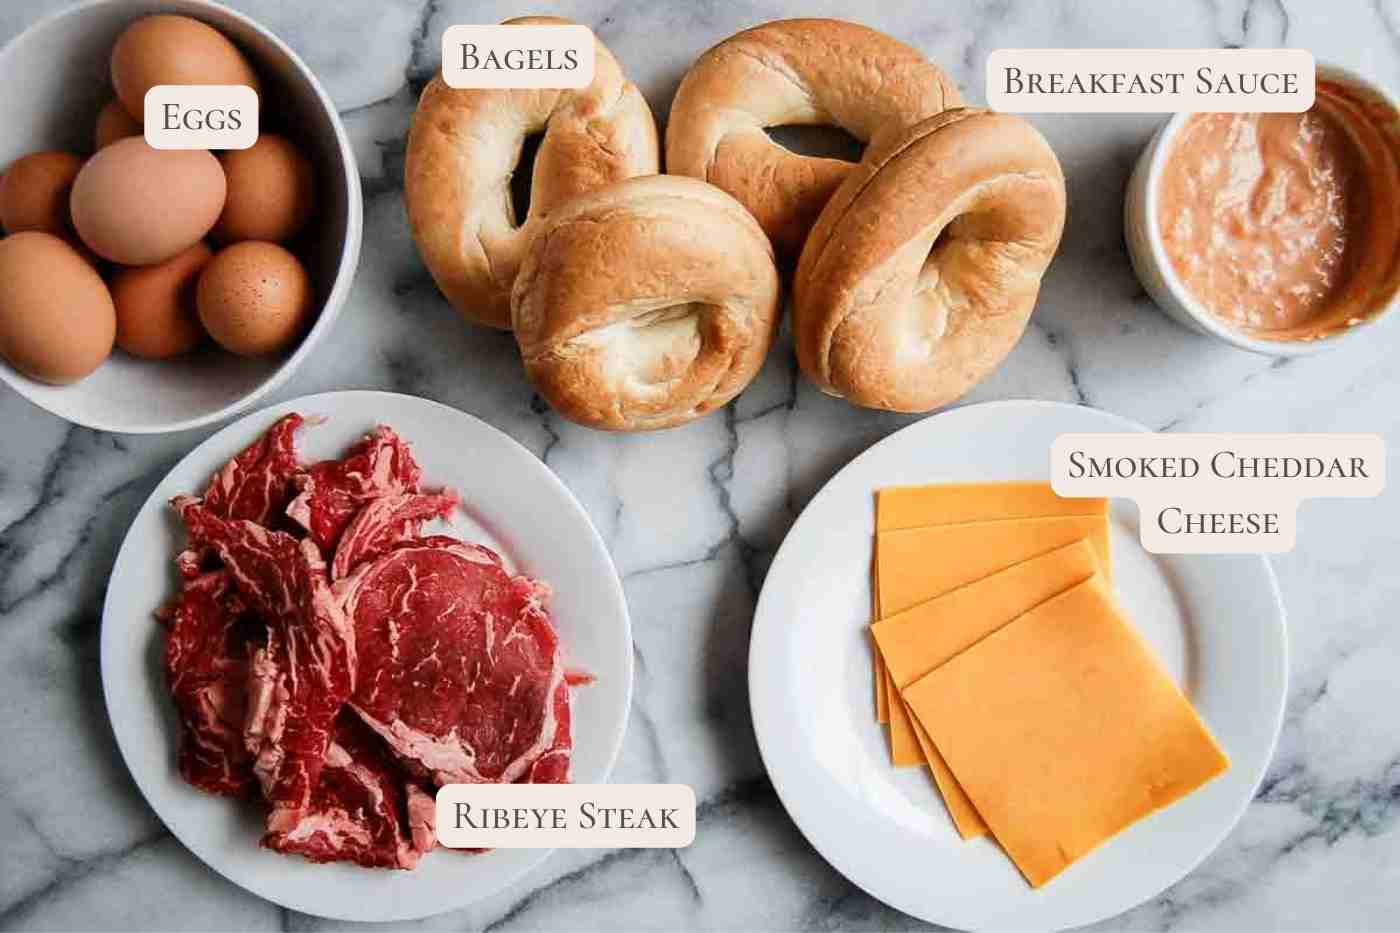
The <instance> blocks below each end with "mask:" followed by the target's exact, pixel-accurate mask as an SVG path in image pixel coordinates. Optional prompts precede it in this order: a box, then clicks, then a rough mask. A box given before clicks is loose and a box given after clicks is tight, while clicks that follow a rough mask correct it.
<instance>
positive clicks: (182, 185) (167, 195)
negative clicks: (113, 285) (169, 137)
mask: <svg viewBox="0 0 1400 933" xmlns="http://www.w3.org/2000/svg"><path fill="white" fill-rule="evenodd" d="M225 192H226V185H225V183H224V170H223V169H222V168H220V167H219V160H218V159H216V158H214V156H212V155H211V154H210V153H209V152H207V151H205V150H203V149H153V148H151V147H150V146H148V145H146V140H145V139H142V138H139V137H131V138H129V139H121V140H118V141H117V142H114V143H112V145H110V146H108V147H107V148H106V149H103V150H102V151H101V152H99V153H97V155H95V156H93V157H92V158H91V159H88V161H87V164H86V165H84V166H83V170H82V171H81V172H79V173H78V179H77V181H75V182H74V183H73V197H72V207H73V225H74V226H75V227H76V228H77V230H78V234H79V236H81V237H82V238H83V242H84V243H86V244H87V245H88V246H90V247H91V248H92V250H93V252H95V253H97V254H98V255H99V256H101V257H103V258H104V259H110V260H112V262H116V263H120V264H121V265H124V266H148V265H151V264H152V263H157V262H165V260H167V259H169V258H171V257H172V256H174V255H175V254H176V253H180V252H183V251H184V250H186V249H189V248H190V247H191V246H193V245H194V244H195V243H197V242H199V241H200V240H202V239H203V238H204V235H205V234H206V233H208V232H209V230H210V228H211V227H213V226H214V222H215V221H216V220H218V219H219V214H220V212H222V211H223V209H224V195H225Z"/></svg>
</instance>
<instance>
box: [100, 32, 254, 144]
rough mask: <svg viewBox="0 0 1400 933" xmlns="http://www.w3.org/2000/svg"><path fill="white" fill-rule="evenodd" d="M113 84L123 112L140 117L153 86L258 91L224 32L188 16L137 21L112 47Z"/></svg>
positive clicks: (250, 70)
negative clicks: (234, 87) (215, 86)
mask: <svg viewBox="0 0 1400 933" xmlns="http://www.w3.org/2000/svg"><path fill="white" fill-rule="evenodd" d="M111 67H112V86H113V87H115V88H116V89H117V99H118V100H120V101H121V102H122V106H123V107H125V108H126V112H127V113H129V114H131V116H132V117H134V118H136V119H137V120H143V119H145V112H146V111H145V106H146V103H145V101H146V92H147V91H149V90H150V89H151V88H153V87H155V86H156V85H157V84H245V85H247V86H248V87H251V88H252V89H253V90H254V91H257V90H258V89H259V85H258V76H257V73H256V72H255V71H254V70H253V66H252V65H250V64H249V63H248V59H247V58H245V57H244V56H243V53H242V52H240V51H239V50H238V47H237V46H236V45H234V44H233V43H232V42H230V41H229V40H228V39H227V38H226V37H225V36H224V34H223V33H221V32H219V31H218V30H217V29H215V28H214V27H212V26H209V25H207V24H206V23H201V22H200V21H199V20H197V19H191V18H190V17H188V16H175V15H171V14H160V15H157V16H146V17H142V18H141V19H138V20H136V22H134V23H132V24H131V25H130V26H128V27H126V29H125V30H124V31H123V32H122V34H121V35H120V36H119V37H117V44H116V45H115V46H113V48H112V62H111Z"/></svg>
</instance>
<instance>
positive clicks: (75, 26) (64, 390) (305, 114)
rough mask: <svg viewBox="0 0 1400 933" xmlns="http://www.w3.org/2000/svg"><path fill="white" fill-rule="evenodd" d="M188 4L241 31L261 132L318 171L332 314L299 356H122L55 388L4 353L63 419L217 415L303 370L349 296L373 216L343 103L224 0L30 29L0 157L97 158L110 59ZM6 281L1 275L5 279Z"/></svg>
mask: <svg viewBox="0 0 1400 933" xmlns="http://www.w3.org/2000/svg"><path fill="white" fill-rule="evenodd" d="M149 13H182V14H184V15H187V16H192V17H194V18H196V19H200V20H203V21H205V22H206V23H209V24H210V25H211V26H214V27H216V28H218V29H219V30H220V31H221V32H223V33H224V35H226V36H228V37H229V38H230V39H232V40H233V42H234V44H236V45H237V46H238V47H239V48H241V49H242V50H243V52H244V54H246V55H247V56H248V57H249V59H251V60H252V62H253V64H254V65H255V66H256V67H257V69H258V73H259V76H260V77H261V78H262V81H263V84H264V106H263V110H262V114H261V122H262V129H263V130H265V131H269V132H282V133H286V134H287V135H289V136H291V137H292V138H293V139H295V140H297V142H298V143H299V144H300V145H301V146H302V147H303V148H304V149H305V150H306V152H307V155H308V157H310V159H311V161H312V164H313V165H314V166H315V167H316V169H317V176H318V177H317V181H318V193H317V216H316V218H315V219H314V220H313V221H312V227H313V229H312V230H311V231H310V232H308V233H303V234H302V235H301V237H300V238H299V241H298V244H299V245H298V248H297V252H298V254H299V255H300V256H301V259H302V261H303V262H304V263H305V265H306V269H307V272H308V273H310V275H311V280H312V282H313V283H314V285H315V287H316V296H317V300H318V301H319V303H320V309H319V312H320V313H319V315H318V317H317V318H316V322H315V323H314V324H313V325H312V327H311V330H310V331H309V332H308V333H307V334H306V336H305V337H303V338H302V340H301V343H299V344H298V345H297V346H296V347H295V348H294V349H293V350H292V351H291V352H290V353H286V354H282V355H280V356H273V357H264V358H259V359H246V358H243V357H238V356H234V355H233V354H231V353H223V352H218V351H210V352H207V353H194V354H190V355H189V356H188V357H182V358H177V359H174V360H158V361H157V360H138V359H136V358H135V357H132V356H128V355H126V354H124V353H121V352H119V351H118V352H114V353H113V354H112V357H111V358H110V359H108V360H107V362H105V363H103V364H102V365H101V366H100V367H98V369H97V371H96V372H94V373H93V374H92V375H90V376H88V377H87V378H86V379H84V380H82V381H81V382H77V383H74V384H73V385H66V386H53V385H46V384H44V383H41V382H36V381H35V380H33V379H30V378H28V377H27V376H24V375H23V374H21V373H19V372H17V371H16V370H15V369H14V368H13V367H11V366H10V365H9V364H7V363H5V362H4V361H3V360H0V381H4V382H5V383H8V384H9V385H10V387H11V388H13V389H14V390H15V391H16V392H18V393H19V394H21V395H23V396H24V397H25V398H27V399H29V400H30V401H31V402H33V403H34V404H36V405H38V406H40V407H42V408H45V409H48V410H49V411H50V412H53V413H54V414H55V415H58V416H59V417H60V418H65V419H67V420H68V421H71V422H74V423H76V424H82V425H86V426H88V427H91V428H98V429H100V430H105V431H118V432H122V433H129V434H153V433H160V432H166V431H179V430H184V429H186V428H193V427H198V426H199V425H204V424H211V423H213V422H216V421H220V420H222V419H224V418H227V417H228V416H230V415H232V414H234V413H235V412H237V411H240V410H242V409H244V408H247V407H249V406H251V405H252V404H253V403H254V402H256V401H257V400H258V399H260V398H262V397H263V396H265V395H267V394H268V393H269V392H271V391H273V390H274V389H276V388H277V387H278V386H280V385H282V383H284V382H286V380H287V379H288V378H290V377H291V375H292V373H293V372H294V371H295V370H296V369H297V367H299V366H300V365H301V364H302V363H303V362H305V360H306V359H307V357H308V356H310V355H311V353H312V352H314V351H315V349H316V348H317V346H318V345H319V344H320V343H321V342H322V341H323V340H324V338H325V336H326V334H327V333H329V332H330V329H331V326H332V324H333V323H334V321H335V318H336V316H337V315H338V314H339V312H340V309H341V307H342V306H343V305H344V304H345V299H346V297H347V296H348V295H349V293H350V285H351V282H352V280H353V279H354V276H355V266H356V264H357V262H358V261H359V256H360V237H361V231H362V228H363V225H364V221H363V211H364V209H363V202H362V199H361V193H360V174H359V168H358V167H357V165H356V162H355V156H354V152H353V150H352V149H351V148H350V140H349V138H348V137H347V136H346V134H345V128H344V126H342V125H341V122H340V117H339V115H338V114H337V113H336V109H335V105H334V104H333V103H332V102H331V99H330V96H329V95H327V94H326V92H325V90H324V89H323V88H322V87H321V84H320V82H319V81H317V80H316V77H315V75H313V74H312V73H311V69H310V68H308V67H307V66H306V63H305V62H303V61H302V60H301V58H300V57H298V56H297V54H296V53H295V52H293V51H292V50H291V49H290V48H289V47H288V46H287V45H286V43H284V42H283V41H282V40H281V39H279V38H277V37H276V36H275V35H273V34H272V33H271V32H270V31H269V30H267V29H265V28H264V27H262V26H260V25H258V24H257V23H255V22H254V21H253V20H251V19H249V18H248V17H247V16H244V15H243V14H242V13H239V12H237V11H235V10H231V9H229V8H228V7H225V6H222V5H220V4H218V3H214V2H211V0H88V2H85V3H80V4H78V5H76V6H73V7H70V8H68V9H66V10H62V11H60V12H57V13H54V14H53V15H51V16H48V17H47V18H45V19H42V20H40V21H39V22H37V23H35V24H34V25H32V26H30V27H29V28H28V29H26V30H25V31H24V32H23V33H21V34H20V35H19V36H17V37H16V38H14V39H13V40H12V41H11V42H10V43H9V44H8V45H6V46H5V48H4V49H3V50H2V51H0V82H3V83H4V84H5V86H6V87H9V88H11V89H12V92H11V93H7V94H4V95H0V124H2V125H3V126H4V127H5V132H4V134H3V136H0V164H9V162H10V161H11V160H13V159H15V158H17V157H19V156H21V155H24V154H25V153H28V152H34V151H36V150H40V149H66V150H69V151H71V152H77V153H79V154H86V153H88V152H90V151H91V148H92V134H93V126H94V123H95V121H96V118H97V111H98V110H99V109H100V108H101V107H102V105H103V104H104V103H105V102H106V101H107V100H109V99H110V98H111V96H112V89H111V84H110V81H109V78H108V67H107V62H108V58H109V53H110V51H111V48H112V44H113V43H114V42H115V41H116V38H117V36H118V35H119V34H120V33H121V31H122V29H124V28H125V27H126V25H127V24H128V23H130V22H131V21H132V20H134V19H136V18H138V17H140V16H144V15H146V14H149ZM3 285H4V283H0V287H3Z"/></svg>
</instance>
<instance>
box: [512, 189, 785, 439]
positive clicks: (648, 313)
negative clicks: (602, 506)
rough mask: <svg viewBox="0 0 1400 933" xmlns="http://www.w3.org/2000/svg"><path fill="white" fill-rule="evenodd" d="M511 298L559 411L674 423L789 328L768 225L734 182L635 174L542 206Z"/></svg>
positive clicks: (623, 423)
mask: <svg viewBox="0 0 1400 933" xmlns="http://www.w3.org/2000/svg"><path fill="white" fill-rule="evenodd" d="M511 311H512V321H513V323H514V326H515V338H516V340H517V341H518V342H519V344H520V353H521V356H522V357H523V358H524V360H525V369H526V372H527V373H528V374H529V377H530V381H531V382H532V383H533V384H534V386H535V388H536V390H538V391H539V393H540V395H541V396H543V397H544V398H545V400H546V401H548V402H549V404H550V405H552V406H553V407H554V408H555V409H556V410H557V411H559V413H560V414H562V415H564V417H566V418H569V419H570V420H573V421H576V422H578V423H579V424H584V425H588V426H589V427H594V428H603V429H606V430H613V431H645V430H651V429H654V428H667V427H672V426H674V425H678V424H683V423H685V422H687V421H691V420H693V419H695V418H698V417H700V416H701V415H704V414H706V413H707V412H710V411H713V410H714V409H716V408H718V407H720V406H722V405H724V404H725V403H726V402H728V401H729V400H730V399H732V398H733V397H734V396H736V395H738V394H739V392H740V391H742V390H743V388H744V387H745V386H746V385H748V384H749V382H750V381H752V379H753V377H754V376H755V375H756V374H757V373H758V370H759V368H760V367H761V366H762V365H763V360H764V358H765V357H766V356H767V354H768V350H769V348H770V347H771V346H772V344H773V338H774V336H775V334H776V332H777V328H778V320H779V317H780V303H779V282H778V270H777V267H776V265H774V261H773V250H772V247H771V246H770V245H769V242H768V238H767V237H765V236H764V235H763V230H762V229H760V228H759V226H758V223H757V222H756V221H755V220H754V219H753V217H752V216H750V215H749V213H748V212H747V211H746V210H744V207H743V205H741V204H740V203H739V202H738V201H736V200H734V199H733V198H731V197H730V196H729V195H727V194H725V193H724V192H723V191H720V190H719V189H718V188H715V187H714V186H712V185H707V184H705V183H704V182H699V181H696V180H694V179H692V178H679V177H675V176H669V175H655V176H651V177H647V178H633V179H630V180H628V181H623V182H619V183H617V184H614V185H609V186H608V187H606V188H599V189H597V190H596V191H591V192H589V193H587V194H582V195H579V196H578V197H576V198H574V199H573V200H572V201H569V202H568V203H567V204H565V205H563V206H562V207H560V208H558V209H557V210H555V211H553V212H552V213H551V214H549V215H548V216H547V217H545V218H544V220H543V222H542V223H541V224H540V228H539V230H538V231H537V232H536V234H535V236H534V238H533V239H532V240H531V242H530V246H529V248H528V250H527V251H526V253H525V257H524V260H523V261H522V262H521V264H520V273H519V275H518V276H516V280H515V289H514V291H513V293H512V296H511Z"/></svg>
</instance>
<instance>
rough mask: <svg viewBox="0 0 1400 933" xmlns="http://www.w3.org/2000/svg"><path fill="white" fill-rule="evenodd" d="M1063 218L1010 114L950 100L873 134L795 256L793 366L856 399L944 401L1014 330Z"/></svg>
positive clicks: (1056, 180) (1053, 171)
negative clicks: (878, 140)
mask: <svg viewBox="0 0 1400 933" xmlns="http://www.w3.org/2000/svg"><path fill="white" fill-rule="evenodd" d="M1064 222H1065V180H1064V174H1063V173H1062V172H1061V170H1060V163H1059V161H1058V160H1057V159H1056V158H1055V153H1054V152H1053V151H1051V149H1050V146H1049V144H1048V143H1047V142H1046V141H1045V139H1044V137H1042V136H1041V135H1040V133H1038V132H1036V130H1035V128H1034V127H1032V126H1031V125H1030V124H1029V123H1027V122H1025V121H1024V120H1021V119H1019V118H1017V117H1013V116H1009V115H1007V114H1000V113H993V112H991V111H988V110H980V109H958V110H950V111H946V112H945V113H942V114H939V115H938V116H935V117H932V118H930V119H928V120H925V121H923V122H922V123H919V124H917V125H915V126H913V127H911V128H910V129H908V130H906V131H905V132H903V133H901V134H900V135H898V136H895V137H890V138H889V139H887V140H886V141H885V142H884V143H883V145H881V146H880V147H878V148H875V147H872V149H871V150H870V151H869V152H868V153H867V154H866V157H865V159H863V160H862V161H861V163H860V165H859V166H858V167H857V168H856V170H855V171H854V172H852V173H851V174H850V175H849V176H848V177H847V178H846V180H845V181H844V182H842V184H841V187H840V188H839V189H837V191H836V193H835V194H834V195H832V197H831V200H830V201H829V202H828V203H827V205H826V208H825V209H824V210H823V211H822V214H821V217H820V218H818V220H817V223H816V226H815V227H813V228H812V233H811V235H810V236H809V237H808V238H807V245H806V247H805V248H804V249H803V251H802V257H801V260H800V262H799V263H798V267H797V274H796V278H795V281H794V283H793V317H792V327H793V336H794V340H795V342H796V344H797V358H798V363H799V364H800V365H801V367H802V371H803V372H804V373H806V375H807V377H808V378H810V379H811V380H812V381H813V382H815V383H816V384H817V385H818V386H819V387H820V388H821V389H822V390H823V391H826V392H828V393H830V394H832V395H838V396H841V397H844V398H846V399H848V400H849V401H851V402H853V403H855V404H857V405H863V406H865V407H867V408H883V409H888V410H891V411H905V412H917V411H929V410H931V409H934V408H938V407H940V406H942V405H946V404H948V403H949V402H952V401H953V400H955V399H957V398H958V397H960V396H961V395H963V393H965V392H966V391H967V390H968V389H970V388H971V387H972V386H973V385H975V384H976V383H977V382H978V381H980V380H981V379H982V378H983V377H984V376H986V375H987V373H988V372H990V371H991V370H992V369H993V368H994V367H995V366H996V365H997V364H998V363H1000V362H1001V360H1002V359H1003V358H1005V356H1006V354H1007V353H1009V352H1010V350H1011V348H1012V347H1013V346H1014V345H1015V343H1016V341H1017V340H1018V339H1020V336H1021V333H1022V332H1023V331H1024V330H1025V327H1026V322H1027V320H1028V319H1029V318H1030V313H1031V309H1032V307H1033V306H1034V305H1035V299H1036V294H1037V293H1038V292H1039V290H1040V278H1041V275H1042V274H1043V273H1044V272H1045V268H1046V266H1048V265H1049V263H1050V259H1051V257H1052V256H1053V255H1054V253H1055V249H1056V247H1057V246H1058V245H1059V242H1060V234H1061V233H1062V231H1063V230H1064Z"/></svg>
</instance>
